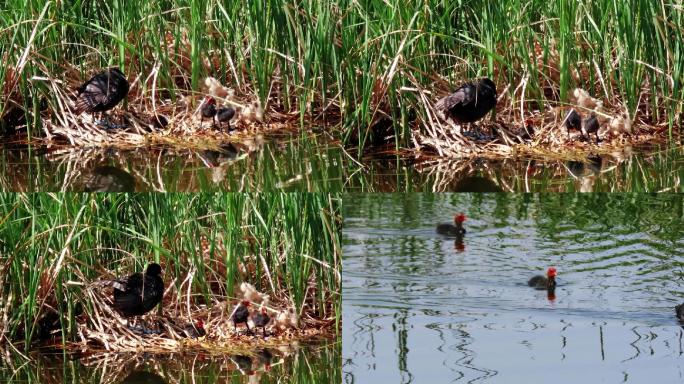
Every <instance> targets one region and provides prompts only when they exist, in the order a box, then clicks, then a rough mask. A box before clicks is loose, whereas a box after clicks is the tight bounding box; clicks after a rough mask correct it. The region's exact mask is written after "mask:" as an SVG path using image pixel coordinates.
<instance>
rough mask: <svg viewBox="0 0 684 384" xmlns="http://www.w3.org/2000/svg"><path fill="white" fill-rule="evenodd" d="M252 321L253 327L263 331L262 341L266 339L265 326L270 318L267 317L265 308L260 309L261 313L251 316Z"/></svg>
mask: <svg viewBox="0 0 684 384" xmlns="http://www.w3.org/2000/svg"><path fill="white" fill-rule="evenodd" d="M252 321H253V322H254V327H255V328H259V327H261V329H262V330H263V335H264V339H265V338H266V325H268V323H269V322H270V321H271V318H270V317H268V313H266V308H261V312H257V313H255V314H254V316H252Z"/></svg>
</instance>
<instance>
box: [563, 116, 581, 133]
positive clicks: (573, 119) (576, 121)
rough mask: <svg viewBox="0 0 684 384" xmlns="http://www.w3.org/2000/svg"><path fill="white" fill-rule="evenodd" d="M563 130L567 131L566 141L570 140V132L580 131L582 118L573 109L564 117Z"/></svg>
mask: <svg viewBox="0 0 684 384" xmlns="http://www.w3.org/2000/svg"><path fill="white" fill-rule="evenodd" d="M565 128H566V129H567V130H568V139H569V138H570V131H573V130H574V131H578V132H581V131H582V116H580V114H579V113H577V111H575V110H574V109H571V110H570V112H568V114H567V115H565Z"/></svg>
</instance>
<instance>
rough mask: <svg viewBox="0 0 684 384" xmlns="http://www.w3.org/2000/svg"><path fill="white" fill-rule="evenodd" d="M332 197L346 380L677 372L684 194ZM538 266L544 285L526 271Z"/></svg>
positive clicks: (683, 292) (668, 375) (661, 377)
mask: <svg viewBox="0 0 684 384" xmlns="http://www.w3.org/2000/svg"><path fill="white" fill-rule="evenodd" d="M344 200H345V201H344V204H343V205H344V214H343V216H344V218H345V231H344V240H343V284H342V286H343V339H344V341H343V345H344V347H343V361H344V366H343V378H344V382H346V383H353V382H359V383H361V382H363V383H365V382H393V383H422V382H464V383H465V382H468V383H470V382H487V383H498V382H500V383H511V382H530V381H538V382H555V383H575V382H582V381H586V382H634V383H641V382H649V381H656V382H659V383H670V382H679V380H680V379H681V372H682V369H684V365H682V364H681V363H680V361H681V358H682V356H684V349H683V348H682V338H683V335H684V334H683V330H682V324H679V323H678V322H677V320H676V318H675V313H674V309H673V308H674V306H675V305H676V304H679V303H681V302H682V301H684V270H683V267H684V251H683V250H684V196H682V195H677V194H665V195H645V194H637V195H634V194H629V195H622V194H539V195H529V194H415V193H414V194H346V195H345V197H344ZM348 201H353V202H354V203H353V204H348V203H347V202H348ZM457 212H464V213H465V214H466V216H467V217H468V219H467V220H466V222H465V227H466V229H467V233H466V234H465V235H464V236H463V238H459V239H454V238H453V237H445V236H441V235H437V234H436V233H435V226H436V225H437V224H438V223H442V222H447V221H449V220H450V219H452V218H453V214H454V213H457ZM549 266H555V267H556V268H557V269H558V279H557V281H558V286H557V288H556V289H555V292H554V293H553V294H549V293H548V292H547V291H546V290H541V291H539V290H535V289H532V288H530V287H528V286H527V280H528V279H529V278H530V277H532V275H535V274H540V273H543V271H544V270H545V269H546V268H547V267H549ZM549 367H553V369H551V370H550V369H549Z"/></svg>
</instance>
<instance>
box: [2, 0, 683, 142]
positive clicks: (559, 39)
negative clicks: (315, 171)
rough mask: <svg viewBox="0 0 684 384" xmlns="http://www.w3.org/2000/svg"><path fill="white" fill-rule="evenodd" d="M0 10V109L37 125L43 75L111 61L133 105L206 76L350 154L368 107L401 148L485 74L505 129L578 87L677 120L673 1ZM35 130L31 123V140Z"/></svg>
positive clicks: (194, 87) (45, 90)
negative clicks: (336, 137)
mask: <svg viewBox="0 0 684 384" xmlns="http://www.w3.org/2000/svg"><path fill="white" fill-rule="evenodd" d="M5 5H6V6H5V8H6V9H7V10H6V11H0V58H1V59H2V60H3V61H4V62H6V63H7V64H8V65H7V66H1V67H0V83H4V87H3V88H4V89H0V111H8V110H9V109H10V106H11V105H13V104H18V105H21V106H22V107H23V108H24V109H26V110H27V111H29V113H30V114H31V115H36V114H37V113H38V110H39V107H40V100H41V98H46V99H47V100H48V102H49V105H50V107H51V108H52V109H53V110H57V109H58V102H57V100H56V97H55V95H54V94H53V89H54V84H52V83H50V82H49V81H47V80H45V79H46V78H49V79H52V80H54V81H62V82H61V83H58V85H59V86H60V87H66V86H67V85H71V86H73V84H69V83H74V82H75V81H76V79H77V78H81V79H82V78H83V77H85V76H86V75H87V74H90V73H92V71H93V69H94V68H98V67H104V66H107V65H119V66H121V67H123V68H124V69H125V72H126V73H127V74H129V75H133V76H139V78H138V84H137V89H135V90H134V91H133V92H134V93H135V95H137V96H139V97H140V99H137V100H138V101H139V102H140V100H147V99H149V98H150V96H151V92H152V91H153V87H152V85H153V83H152V80H151V79H150V78H149V76H148V75H150V74H151V73H152V72H154V73H158V76H157V77H156V84H155V87H156V88H154V91H155V92H156V93H157V96H158V97H160V98H165V99H171V100H173V99H175V98H176V97H177V95H178V94H180V93H183V94H192V93H193V92H198V91H200V86H201V80H202V79H203V78H204V76H206V75H212V76H215V77H217V78H218V79H219V80H220V81H222V82H223V83H224V84H227V85H228V86H230V87H232V88H234V89H235V90H236V91H237V94H239V95H252V96H254V97H257V98H258V99H260V100H261V102H262V105H265V106H266V109H267V110H275V111H279V112H291V113H298V114H299V115H300V118H301V121H302V122H304V121H305V120H310V119H314V118H315V119H326V120H327V121H329V122H332V123H334V124H335V123H338V124H339V125H338V127H339V128H342V131H341V133H342V135H341V136H342V137H343V138H344V139H345V141H346V142H347V143H351V144H357V145H358V147H359V151H362V150H363V147H364V146H366V145H367V142H368V140H369V139H370V137H371V135H372V133H371V132H370V130H369V129H368V127H369V125H370V124H371V123H372V122H373V120H374V117H375V118H377V116H378V115H377V111H379V110H382V111H385V112H387V113H389V114H391V115H393V116H394V117H395V118H397V119H398V121H401V122H402V123H403V124H397V125H395V130H396V133H397V135H396V145H397V146H409V145H410V144H411V143H410V137H411V132H410V126H409V124H406V122H407V121H408V120H409V118H408V116H409V114H410V112H411V110H415V111H417V114H418V117H419V122H423V123H425V122H428V121H429V120H428V119H427V116H426V115H425V113H426V112H425V104H424V100H422V99H421V97H425V98H426V99H428V100H433V101H434V100H435V99H436V98H437V97H438V96H439V95H443V94H444V93H446V92H447V91H449V90H451V89H452V87H453V85H454V84H455V83H457V82H458V81H460V80H461V79H465V78H473V77H477V76H485V75H487V76H491V77H493V78H494V79H495V81H496V83H497V84H498V85H499V86H500V87H501V88H502V87H503V86H504V85H510V87H509V88H508V89H507V90H506V94H507V95H508V98H506V99H505V103H507V106H508V107H510V108H509V109H510V111H511V115H510V116H507V118H510V119H520V118H523V116H518V114H517V111H518V109H519V107H520V102H521V100H525V102H526V103H525V105H526V107H528V108H532V109H534V108H547V107H550V106H554V105H557V104H558V103H560V104H563V103H567V102H569V99H568V98H569V92H570V91H571V90H572V89H573V88H574V87H582V88H584V89H587V90H588V91H589V92H590V93H591V94H593V95H595V96H596V97H600V98H601V99H603V100H604V101H606V104H607V105H609V106H611V107H612V109H613V110H614V111H619V110H624V111H625V112H628V113H629V116H630V117H631V118H632V119H636V120H638V121H640V122H642V123H644V124H646V127H649V126H654V125H657V124H663V125H667V127H668V129H669V132H670V133H677V131H676V130H674V128H675V127H677V126H678V125H677V122H679V125H681V117H680V116H681V113H682V105H683V101H684V87H682V79H683V77H684V68H683V65H684V64H682V63H684V60H683V58H684V45H683V43H682V41H684V28H682V25H684V10H683V9H682V7H681V4H679V3H678V2H677V1H673V0H660V1H650V0H637V1H611V0H600V1H588V0H583V1H575V2H549V1H542V0H531V1H520V0H506V1H497V2H444V1H439V0H429V1H423V2H406V1H399V0H388V1H379V0H372V1H368V2H361V3H359V2H354V1H348V0H338V1H309V0H305V1H299V2H292V1H288V0H267V1H262V2H241V1H232V2H219V1H216V0H192V1H189V2H178V1H175V0H169V1H160V2H138V3H129V2H125V3H124V2H122V1H120V0H117V1H114V2H111V3H98V2H87V3H83V4H82V6H73V4H71V3H68V2H47V1H45V0H25V1H23V0H22V1H19V0H8V1H6V2H5ZM36 20H39V21H40V22H39V23H38V24H36ZM24 53H26V55H24ZM24 59H25V60H24ZM73 66H76V67H77V68H78V70H79V71H81V74H80V75H77V74H76V73H73V68H74V67H73ZM519 85H524V86H520V87H519ZM421 95H422V96H421ZM129 99H130V98H129ZM29 121H31V119H30V120H29ZM673 130H674V131H673ZM39 132H40V122H39V121H33V122H32V123H31V124H30V133H31V134H39Z"/></svg>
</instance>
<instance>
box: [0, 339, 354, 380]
mask: <svg viewBox="0 0 684 384" xmlns="http://www.w3.org/2000/svg"><path fill="white" fill-rule="evenodd" d="M340 352H341V351H340V344H339V343H338V344H328V345H320V346H318V345H305V346H303V347H299V346H286V347H280V348H272V349H268V352H264V351H263V350H258V351H244V352H239V353H235V354H231V355H229V354H209V353H183V354H145V355H142V354H126V353H117V354H113V353H97V354H88V355H82V356H77V355H73V356H72V355H69V354H67V355H62V354H41V353H39V352H36V353H32V354H31V356H30V357H31V360H30V361H28V362H26V361H24V360H23V359H20V358H18V356H16V355H14V356H13V355H12V354H10V355H9V356H13V357H12V358H6V359H4V365H3V364H0V380H2V381H5V380H9V379H10V378H11V379H12V380H15V381H28V382H40V383H47V384H52V383H55V384H56V383H65V382H72V381H74V382H76V381H78V382H85V383H90V382H93V383H100V382H101V383H120V382H123V383H126V382H134V380H135V379H136V378H137V379H141V378H145V379H146V380H156V381H145V382H158V383H177V382H186V383H191V382H193V383H194V382H201V383H219V382H221V383H223V382H226V379H232V381H233V382H235V381H237V382H247V381H249V382H250V383H251V382H261V383H271V382H273V383H276V382H282V380H283V379H284V378H288V379H287V382H292V383H339V382H340V381H341V379H340V369H339V367H340V365H339V361H340ZM269 355H270V356H269ZM2 356H3V357H9V356H8V355H6V354H4V353H3V355H2ZM72 357H79V359H78V360H73V359H72ZM19 362H21V363H19ZM138 382H140V381H138Z"/></svg>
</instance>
